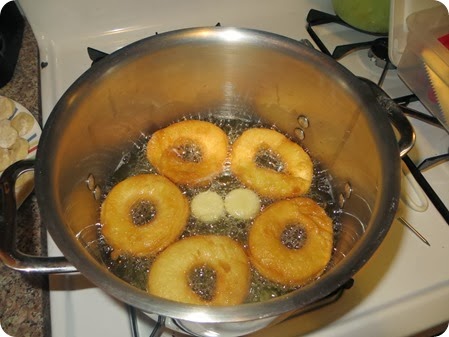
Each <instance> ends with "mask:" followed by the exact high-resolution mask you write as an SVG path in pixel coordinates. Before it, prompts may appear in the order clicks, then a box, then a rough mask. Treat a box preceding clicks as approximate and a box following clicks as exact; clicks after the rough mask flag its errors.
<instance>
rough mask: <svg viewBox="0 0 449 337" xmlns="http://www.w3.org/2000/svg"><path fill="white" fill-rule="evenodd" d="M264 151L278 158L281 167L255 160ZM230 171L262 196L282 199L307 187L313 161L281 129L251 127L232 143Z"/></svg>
mask: <svg viewBox="0 0 449 337" xmlns="http://www.w3.org/2000/svg"><path fill="white" fill-rule="evenodd" d="M264 151H265V152H269V153H271V154H272V155H274V156H276V157H278V158H279V159H280V161H281V162H282V164H283V170H282V171H280V172H278V171H276V170H275V169H272V168H269V167H264V166H261V165H258V164H257V163H256V160H257V157H258V156H259V155H260V154H261V153H263V152H264ZM231 171H232V172H233V173H234V175H236V176H237V178H238V179H239V180H240V181H241V182H242V183H243V184H245V185H246V186H248V187H249V188H251V189H253V190H254V191H255V192H257V193H259V194H260V195H261V196H264V197H268V198H273V199H282V198H289V197H297V196H300V195H302V194H304V193H306V192H307V191H308V190H309V188H310V185H311V183H312V178H313V163H312V160H311V159H310V157H309V155H308V154H307V153H306V152H305V151H304V150H303V149H302V147H301V146H300V145H298V144H297V143H295V142H293V141H291V140H289V139H288V138H287V137H285V136H284V135H282V134H281V133H279V132H277V131H275V130H271V129H264V128H252V129H248V130H246V131H245V132H243V133H242V135H241V136H240V137H239V138H237V140H236V141H235V142H234V144H233V146H232V151H231Z"/></svg>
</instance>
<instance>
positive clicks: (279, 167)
mask: <svg viewBox="0 0 449 337" xmlns="http://www.w3.org/2000/svg"><path fill="white" fill-rule="evenodd" d="M254 161H255V163H256V166H259V167H263V168H267V169H270V170H274V171H276V172H283V171H284V162H283V161H282V159H281V156H280V155H279V153H276V152H275V151H273V150H272V149H270V148H260V149H259V150H258V151H257V153H256V157H255V160H254Z"/></svg>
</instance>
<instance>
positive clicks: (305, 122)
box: [298, 115, 309, 129]
mask: <svg viewBox="0 0 449 337" xmlns="http://www.w3.org/2000/svg"><path fill="white" fill-rule="evenodd" d="M298 124H299V126H300V127H301V128H303V129H307V128H308V127H309V119H308V118H307V117H306V116H304V115H300V116H298Z"/></svg>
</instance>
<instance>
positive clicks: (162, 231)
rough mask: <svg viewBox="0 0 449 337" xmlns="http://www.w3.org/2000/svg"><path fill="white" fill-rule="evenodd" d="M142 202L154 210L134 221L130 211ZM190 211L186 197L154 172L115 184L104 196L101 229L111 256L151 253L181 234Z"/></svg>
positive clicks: (162, 247) (165, 245) (145, 254)
mask: <svg viewBox="0 0 449 337" xmlns="http://www.w3.org/2000/svg"><path fill="white" fill-rule="evenodd" d="M142 203H148V204H149V205H151V206H152V207H154V210H155V212H154V213H155V214H154V216H153V217H152V218H151V219H148V220H146V219H144V222H143V223H142V224H135V219H134V218H133V214H132V213H133V210H134V209H136V208H137V207H139V205H142ZM148 204H147V205H148ZM189 213H190V211H189V204H188V201H187V198H186V197H185V196H184V195H183V194H182V193H181V191H180V190H179V189H178V187H177V186H176V185H175V184H173V183H172V182H171V181H170V180H168V179H167V178H165V177H163V176H160V175H155V174H141V175H137V176H132V177H130V178H127V179H125V180H123V181H121V182H120V183H118V184H117V185H115V186H114V187H113V188H112V190H111V191H110V192H109V194H108V195H107V197H106V199H105V200H104V202H103V204H102V206H101V223H102V233H103V235H104V237H105V240H106V242H107V243H108V244H109V245H110V246H111V247H112V248H113V250H114V251H113V255H112V257H113V258H117V257H118V256H119V255H120V254H130V255H133V256H147V255H153V254H156V253H157V252H159V251H160V250H162V249H164V248H165V247H167V246H168V245H170V244H171V243H172V242H174V241H175V240H176V239H177V238H178V237H179V236H180V234H181V233H182V232H183V230H184V227H185V225H186V223H187V219H188V217H189Z"/></svg>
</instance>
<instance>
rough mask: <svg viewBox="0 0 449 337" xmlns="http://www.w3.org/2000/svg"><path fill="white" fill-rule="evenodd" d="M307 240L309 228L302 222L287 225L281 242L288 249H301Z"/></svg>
mask: <svg viewBox="0 0 449 337" xmlns="http://www.w3.org/2000/svg"><path fill="white" fill-rule="evenodd" d="M306 241H307V230H306V229H305V227H304V226H301V224H291V225H287V226H285V229H284V231H283V232H282V234H281V242H282V244H283V245H284V246H285V247H287V248H288V249H301V248H302V247H303V246H304V244H305V243H306Z"/></svg>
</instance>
